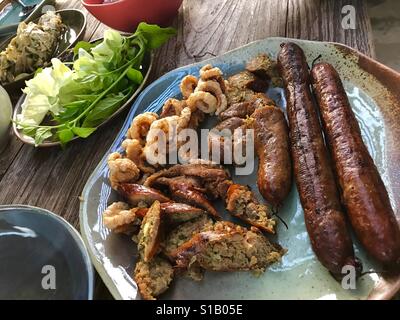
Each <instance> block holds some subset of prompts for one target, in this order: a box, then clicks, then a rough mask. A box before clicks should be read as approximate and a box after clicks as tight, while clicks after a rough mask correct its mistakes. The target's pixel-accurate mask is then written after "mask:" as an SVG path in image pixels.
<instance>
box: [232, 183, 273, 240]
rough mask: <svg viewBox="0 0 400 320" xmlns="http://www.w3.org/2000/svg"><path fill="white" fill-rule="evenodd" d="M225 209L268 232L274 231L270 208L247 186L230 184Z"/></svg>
mask: <svg viewBox="0 0 400 320" xmlns="http://www.w3.org/2000/svg"><path fill="white" fill-rule="evenodd" d="M226 209H227V210H228V211H229V212H230V213H231V214H232V215H233V216H235V217H237V218H239V219H242V220H243V221H246V222H247V223H250V224H251V225H253V226H255V227H258V228H260V229H262V230H264V231H267V232H269V233H275V225H276V221H275V220H274V219H273V218H271V216H272V210H271V208H269V207H268V206H266V205H264V204H261V203H260V202H259V201H258V200H257V198H256V197H255V195H254V194H253V192H252V191H250V190H249V188H248V187H247V186H242V185H239V184H232V185H231V186H230V187H229V189H228V192H227V198H226Z"/></svg>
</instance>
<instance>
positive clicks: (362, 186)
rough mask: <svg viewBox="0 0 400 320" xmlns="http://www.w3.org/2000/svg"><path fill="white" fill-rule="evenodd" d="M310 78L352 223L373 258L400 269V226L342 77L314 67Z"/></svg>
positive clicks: (329, 68)
mask: <svg viewBox="0 0 400 320" xmlns="http://www.w3.org/2000/svg"><path fill="white" fill-rule="evenodd" d="M311 75H312V82H313V87H314V92H315V95H316V97H317V101H318V104H319V109H320V114H321V118H322V122H323V124H324V130H325V136H326V139H327V144H328V146H329V148H330V150H331V153H332V159H333V163H334V167H335V172H336V176H337V179H338V183H339V185H340V188H341V194H342V199H343V202H344V205H345V207H346V209H347V213H348V216H349V217H350V222H351V224H352V226H353V228H354V230H355V232H356V234H357V236H358V238H359V239H360V241H361V243H362V244H363V245H364V247H365V248H366V250H367V251H368V252H369V253H370V255H371V256H372V257H374V258H375V259H376V260H378V261H379V262H381V263H383V264H384V265H386V266H396V265H397V266H399V265H400V230H399V225H398V223H397V221H396V218H395V215H394V213H393V210H392V207H391V205H390V200H389V197H388V194H387V191H386V188H385V185H384V184H383V182H382V179H381V177H380V175H379V173H378V170H377V169H376V166H375V164H374V162H373V160H372V158H371V156H370V154H369V152H368V149H367V147H366V146H365V144H364V143H363V140H362V137H361V131H360V127H359V125H358V122H357V119H356V118H355V116H354V113H353V111H352V109H351V106H350V104H349V100H348V98H347V95H346V92H345V90H344V88H343V85H342V82H341V80H340V77H339V75H338V73H337V72H336V70H335V69H334V68H333V67H332V66H331V65H329V64H326V63H321V64H317V65H315V66H314V67H313V69H312V73H311Z"/></svg>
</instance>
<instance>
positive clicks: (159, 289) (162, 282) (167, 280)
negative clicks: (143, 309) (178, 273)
mask: <svg viewBox="0 0 400 320" xmlns="http://www.w3.org/2000/svg"><path fill="white" fill-rule="evenodd" d="M173 276H174V269H173V268H172V265H171V263H169V262H168V261H167V260H165V259H163V258H161V257H155V258H154V259H153V260H151V261H150V262H144V261H142V260H140V261H139V262H138V263H136V267H135V272H134V279H135V282H136V283H137V285H138V288H139V292H140V294H141V296H142V298H143V299H145V300H155V298H156V297H158V296H159V295H160V294H162V293H163V292H165V291H166V290H167V289H168V287H169V285H170V284H171V282H172V279H173Z"/></svg>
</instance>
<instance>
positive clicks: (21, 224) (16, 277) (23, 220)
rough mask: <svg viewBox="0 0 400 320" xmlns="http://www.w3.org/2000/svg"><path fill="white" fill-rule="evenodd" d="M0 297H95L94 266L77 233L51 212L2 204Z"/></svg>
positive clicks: (22, 298)
mask: <svg viewBox="0 0 400 320" xmlns="http://www.w3.org/2000/svg"><path fill="white" fill-rule="evenodd" d="M0 261H1V263H0V299H7V300H9V299H18V300H19V299H21V300H25V299H35V300H60V299H73V300H84V299H92V297H93V268H92V265H91V263H90V259H89V256H88V253H87V250H86V248H85V246H84V244H83V241H82V239H81V237H80V235H79V233H78V232H77V231H76V230H75V229H74V228H73V227H72V226H71V225H70V224H69V223H68V222H66V221H65V220H64V219H62V218H61V217H59V216H57V215H55V214H54V213H52V212H50V211H47V210H44V209H40V208H35V207H31V206H22V205H11V206H0Z"/></svg>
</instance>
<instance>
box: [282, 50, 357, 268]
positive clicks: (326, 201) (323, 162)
mask: <svg viewBox="0 0 400 320" xmlns="http://www.w3.org/2000/svg"><path fill="white" fill-rule="evenodd" d="M278 64H279V69H280V72H281V75H282V78H283V81H284V89H285V95H286V100H287V112H288V118H289V129H290V141H291V150H292V159H293V167H294V175H295V180H296V184H297V188H298V191H299V196H300V201H301V204H302V207H303V209H304V218H305V223H306V227H307V231H308V234H309V237H310V241H311V245H312V248H313V250H314V252H315V254H316V256H317V257H318V259H319V260H320V262H321V263H322V264H323V265H324V266H325V267H326V268H327V269H328V270H330V271H331V273H333V274H334V275H337V276H340V275H341V273H342V268H343V266H345V265H352V266H354V267H356V269H357V271H360V269H361V266H360V265H359V262H358V260H357V259H356V258H355V256H354V250H353V244H352V241H351V237H350V234H349V231H348V228H347V225H346V220H345V216H344V213H343V209H342V206H341V203H340V200H339V193H338V190H337V186H336V183H335V179H334V174H333V171H332V168H331V164H330V159H329V157H328V151H327V149H326V147H325V143H324V140H323V136H322V130H321V127H320V123H319V119H318V115H317V113H316V108H315V106H314V103H313V100H312V95H311V91H310V75H309V72H308V66H307V62H306V58H305V56H304V53H303V51H302V50H301V48H300V47H298V46H297V45H296V44H294V43H286V44H284V45H282V49H281V51H280V52H279V56H278Z"/></svg>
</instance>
